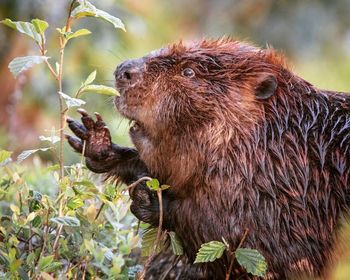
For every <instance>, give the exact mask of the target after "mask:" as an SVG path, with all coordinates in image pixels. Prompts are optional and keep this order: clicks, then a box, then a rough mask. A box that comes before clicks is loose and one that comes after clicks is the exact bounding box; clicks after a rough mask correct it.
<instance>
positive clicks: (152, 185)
mask: <svg viewBox="0 0 350 280" xmlns="http://www.w3.org/2000/svg"><path fill="white" fill-rule="evenodd" d="M146 185H147V187H149V189H150V190H152V191H164V190H166V189H168V188H170V186H169V185H160V184H159V181H158V179H155V178H153V179H152V180H149V181H147V182H146Z"/></svg>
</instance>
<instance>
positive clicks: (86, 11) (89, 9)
mask: <svg viewBox="0 0 350 280" xmlns="http://www.w3.org/2000/svg"><path fill="white" fill-rule="evenodd" d="M72 17H75V18H82V17H97V18H101V19H103V20H105V21H108V22H109V23H111V24H113V26H114V28H120V29H122V30H124V31H125V26H124V24H123V22H122V21H121V20H120V19H119V18H117V17H114V16H112V15H110V14H108V13H106V12H105V11H102V10H100V9H97V8H96V7H95V6H94V5H92V4H91V3H90V2H88V1H81V2H80V5H79V6H78V7H76V8H75V9H74V10H73V11H72Z"/></svg>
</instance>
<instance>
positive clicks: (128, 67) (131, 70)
mask: <svg viewBox="0 0 350 280" xmlns="http://www.w3.org/2000/svg"><path fill="white" fill-rule="evenodd" d="M144 68H145V63H144V61H143V59H142V58H138V59H130V60H126V61H124V62H123V63H121V64H119V65H118V67H117V69H116V70H115V72H114V75H115V80H116V86H117V89H118V90H119V91H120V92H121V93H124V92H125V90H127V89H128V88H129V87H132V86H134V85H136V84H138V83H139V82H141V81H142V74H143V72H144V70H145V69H144Z"/></svg>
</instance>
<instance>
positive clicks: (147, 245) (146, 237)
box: [141, 228, 158, 257]
mask: <svg viewBox="0 0 350 280" xmlns="http://www.w3.org/2000/svg"><path fill="white" fill-rule="evenodd" d="M157 231H158V229H157V228H151V229H148V230H146V231H145V233H144V234H143V236H142V241H141V249H142V256H143V257H147V256H149V255H150V254H151V253H152V251H153V248H154V244H155V242H156V239H157Z"/></svg>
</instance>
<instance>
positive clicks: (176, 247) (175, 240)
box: [168, 231, 184, 256]
mask: <svg viewBox="0 0 350 280" xmlns="http://www.w3.org/2000/svg"><path fill="white" fill-rule="evenodd" d="M168 234H169V236H170V245H171V249H172V251H173V253H174V255H177V256H180V255H183V253H184V249H183V246H182V241H181V240H180V238H179V237H178V236H177V235H176V233H175V232H173V231H170V232H168Z"/></svg>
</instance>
